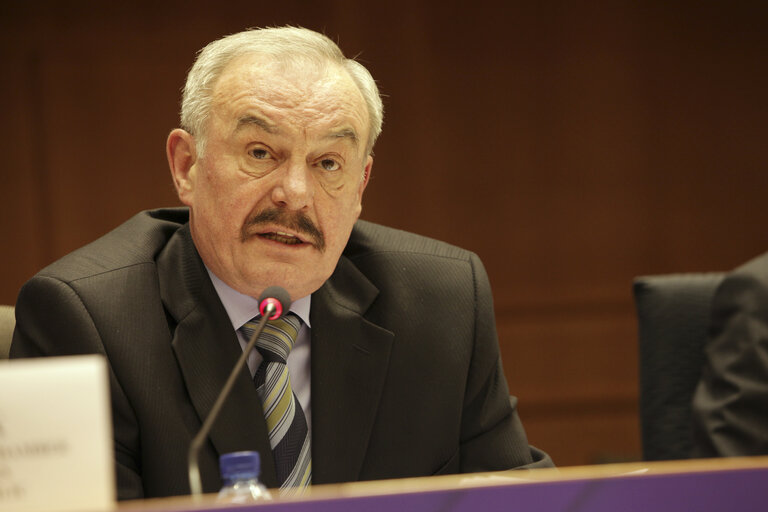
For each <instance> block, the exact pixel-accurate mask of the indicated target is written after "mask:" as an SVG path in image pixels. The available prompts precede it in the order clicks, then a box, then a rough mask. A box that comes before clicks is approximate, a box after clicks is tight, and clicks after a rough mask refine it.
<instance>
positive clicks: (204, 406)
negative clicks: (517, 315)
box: [11, 209, 551, 499]
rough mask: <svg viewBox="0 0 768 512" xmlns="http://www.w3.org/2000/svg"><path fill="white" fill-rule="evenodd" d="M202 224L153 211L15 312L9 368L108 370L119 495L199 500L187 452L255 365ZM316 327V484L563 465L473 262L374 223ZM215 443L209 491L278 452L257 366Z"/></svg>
mask: <svg viewBox="0 0 768 512" xmlns="http://www.w3.org/2000/svg"><path fill="white" fill-rule="evenodd" d="M187 221H188V212H187V210H186V209H167V210H156V211H149V212H143V213H140V214H138V215H137V216H135V217H134V218H132V219H131V220H129V221H128V222H126V223H125V224H123V225H122V226H120V227H118V228H117V229H115V230H114V231H112V232H110V233H109V234H107V235H105V236H104V237H102V238H101V239H99V240H97V241H95V242H93V243H91V244H89V245H87V246H85V247H83V248H82V249H79V250H77V251H75V252H74V253H72V254H70V255H68V256H66V257H65V258H63V259H61V260H59V261H57V262H56V263H54V264H52V265H51V266H49V267H47V268H46V269H44V270H42V271H41V272H40V273H39V274H37V275H36V276H35V277H34V278H32V279H31V280H30V281H29V282H28V283H27V284H25V285H24V287H23V288H22V290H21V292H20V294H19V298H18V302H17V304H16V314H17V319H18V323H17V327H16V332H15V334H14V339H13V343H12V346H11V356H12V357H30V356H50V355H62V354H84V353H97V354H104V355H105V356H106V357H107V359H108V361H109V365H110V378H111V397H112V408H113V416H114V437H115V457H116V467H117V479H118V494H119V498H121V499H125V498H135V497H142V496H143V497H152V496H166V495H176V494H186V493H188V492H189V485H188V480H187V468H186V465H187V450H188V447H189V444H190V441H191V439H192V438H193V437H194V435H195V434H196V433H197V432H198V430H199V429H200V426H201V423H202V419H204V418H205V417H206V415H207V414H208V411H209V410H210V408H211V406H212V405H213V402H214V401H215V399H216V396H217V394H218V393H219V390H220V389H221V388H222V386H223V384H224V382H225V380H226V378H227V375H228V373H229V372H230V371H231V369H232V367H233V366H234V363H235V361H236V360H237V358H238V356H239V354H240V353H241V349H240V345H239V344H238V341H237V338H236V335H235V333H234V331H233V329H232V325H231V323H230V322H229V318H228V316H227V314H226V311H225V310H224V307H223V306H222V304H221V302H220V301H219V299H218V296H217V295H216V292H215V290H214V288H213V285H212V284H211V282H210V279H209V277H208V275H207V273H206V271H205V269H204V266H203V263H202V261H201V259H200V257H199V255H198V253H197V251H196V249H195V247H194V244H193V243H192V239H191V236H190V233H189V227H188V225H187ZM310 315H311V322H312V329H311V346H312V351H311V354H312V356H311V368H312V383H311V384H312V458H313V460H312V464H313V483H315V484H320V483H333V482H346V481H355V480H370V479H383V478H398V477H410V476H420V475H433V474H440V473H457V472H475V471H489V470H501V469H507V468H515V467H530V466H529V465H532V466H546V465H550V464H551V461H550V460H549V458H548V457H546V455H545V454H543V453H542V452H539V451H538V450H536V449H532V448H531V447H529V446H528V443H527V441H526V437H525V433H524V431H523V428H522V426H521V424H520V422H519V419H518V416H517V413H516V412H515V408H514V400H512V401H511V402H510V400H509V396H508V391H507V384H506V381H505V378H504V374H503V372H502V367H501V364H500V358H499V351H498V346H497V339H496V330H495V325H494V315H493V304H492V300H491V293H490V288H489V284H488V280H487V277H486V274H485V271H484V269H483V266H482V264H481V263H480V261H479V260H478V258H477V257H476V256H475V255H474V254H472V253H470V252H467V251H464V250H462V249H459V248H456V247H453V246H450V245H447V244H444V243H441V242H437V241H434V240H430V239H427V238H423V237H419V236H416V235H412V234H408V233H404V232H400V231H396V230H393V229H389V228H384V227H381V226H377V225H374V224H371V223H367V222H363V221H359V222H358V223H357V224H356V226H355V228H354V231H353V233H352V235H351V238H350V241H349V243H348V245H347V247H346V250H345V252H344V254H343V256H342V257H341V259H340V261H339V263H338V266H337V268H336V270H335V272H334V274H333V276H332V277H331V278H330V279H329V280H328V281H327V282H326V283H325V284H324V285H323V286H322V287H321V288H320V289H319V290H318V291H317V292H315V293H314V294H313V296H312V308H311V313H310ZM210 438H211V439H210V443H208V444H206V445H205V446H204V447H203V450H202V452H201V455H200V471H201V476H202V480H203V488H204V491H205V492H214V491H216V490H218V488H219V486H220V480H219V471H218V456H219V455H220V454H222V453H227V452H232V451H238V450H258V451H259V452H261V453H262V454H264V453H270V448H269V442H268V439H267V431H266V426H265V422H264V416H263V412H262V409H261V405H260V402H259V398H258V396H257V394H256V390H255V389H254V386H253V383H252V381H251V378H250V375H249V374H248V372H247V371H246V370H244V371H243V372H242V374H241V375H240V377H239V380H238V381H237V382H236V384H235V387H234V389H233V391H232V395H231V396H230V397H229V401H228V402H227V403H226V405H225V406H224V407H223V409H222V413H221V416H220V418H219V419H218V421H217V422H216V423H215V425H214V427H213V430H212V432H211V435H210ZM262 461H263V463H262V479H263V481H264V482H265V483H266V484H267V485H268V486H274V485H275V470H274V465H273V463H272V459H271V457H262Z"/></svg>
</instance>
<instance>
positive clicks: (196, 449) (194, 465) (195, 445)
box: [187, 304, 276, 499]
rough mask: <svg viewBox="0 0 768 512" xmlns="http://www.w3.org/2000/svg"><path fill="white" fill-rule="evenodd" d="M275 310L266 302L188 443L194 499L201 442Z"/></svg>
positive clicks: (197, 494) (198, 482)
mask: <svg viewBox="0 0 768 512" xmlns="http://www.w3.org/2000/svg"><path fill="white" fill-rule="evenodd" d="M275 310H276V308H275V305H274V304H268V305H267V306H266V308H265V310H264V312H263V314H262V315H261V318H260V319H259V323H258V325H257V326H256V329H255V330H254V331H253V335H252V336H251V339H250V340H248V345H246V347H245V349H244V350H243V353H242V354H241V355H240V358H239V359H238V360H237V363H235V367H234V368H233V369H232V373H230V374H229V378H228V379H227V383H226V384H224V387H223V388H222V390H221V393H219V396H218V398H216V402H215V403H214V404H213V407H211V411H210V412H209V413H208V416H207V417H206V418H205V421H204V422H203V426H202V427H201V428H200V431H199V432H198V433H197V435H196V436H195V438H194V439H192V443H191V444H190V445H189V452H188V453H187V466H188V471H189V489H190V491H191V494H192V496H193V497H194V498H195V499H198V498H199V497H200V496H201V495H202V493H203V484H202V480H201V479H200V467H199V461H198V455H199V453H200V448H201V447H202V446H203V442H204V441H205V440H206V438H207V437H208V434H209V433H210V431H211V428H212V427H213V423H214V422H215V421H216V418H218V417H219V411H220V409H221V407H222V405H224V401H225V400H226V399H227V397H228V396H229V393H230V391H232V387H233V386H234V385H235V380H236V379H237V376H238V375H239V373H240V369H241V368H243V367H244V366H245V360H246V359H247V358H248V354H250V353H251V350H253V347H254V345H256V340H257V339H258V338H259V335H260V334H261V331H262V330H264V326H265V325H266V323H267V322H268V321H269V318H270V317H271V316H272V315H274V314H275Z"/></svg>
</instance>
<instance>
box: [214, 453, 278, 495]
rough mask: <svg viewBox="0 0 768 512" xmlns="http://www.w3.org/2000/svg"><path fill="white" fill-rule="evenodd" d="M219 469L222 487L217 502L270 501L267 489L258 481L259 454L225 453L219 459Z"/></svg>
mask: <svg viewBox="0 0 768 512" xmlns="http://www.w3.org/2000/svg"><path fill="white" fill-rule="evenodd" d="M219 467H220V469H221V479H222V480H223V482H224V485H223V487H222V488H221V491H219V496H218V498H217V499H216V501H217V502H219V503H253V502H254V501H264V500H271V499H272V496H271V495H270V494H269V491H268V490H267V488H266V487H264V484H262V483H261V482H260V481H259V475H260V474H261V459H260V458H259V452H235V453H225V454H224V455H222V456H221V457H219Z"/></svg>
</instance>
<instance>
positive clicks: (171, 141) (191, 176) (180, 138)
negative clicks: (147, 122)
mask: <svg viewBox="0 0 768 512" xmlns="http://www.w3.org/2000/svg"><path fill="white" fill-rule="evenodd" d="M165 152H166V156H167V157H168V166H169V167H170V168H171V176H173V184H174V185H175V186H176V193H177V194H178V195H179V199H180V200H181V202H182V203H184V204H186V205H187V206H189V205H190V203H191V202H192V195H193V193H194V182H195V164H196V163H197V151H196V149H195V138H194V137H193V136H192V135H191V134H190V133H189V132H187V131H185V130H182V129H181V128H176V129H175V130H173V131H172V132H171V133H170V134H169V135H168V141H167V142H166V145H165Z"/></svg>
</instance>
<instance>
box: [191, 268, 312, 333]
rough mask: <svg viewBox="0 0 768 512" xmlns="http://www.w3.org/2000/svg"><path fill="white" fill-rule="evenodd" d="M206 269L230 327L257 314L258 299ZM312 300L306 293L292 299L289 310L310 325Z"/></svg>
mask: <svg viewBox="0 0 768 512" xmlns="http://www.w3.org/2000/svg"><path fill="white" fill-rule="evenodd" d="M205 269H206V270H207V271H208V275H209V276H210V277H211V282H212V283H213V287H214V288H215V289H216V293H217V294H218V295H219V300H221V303H222V305H224V309H225V310H226V311H227V315H229V320H230V321H231V322H232V327H233V328H234V329H235V330H237V329H239V328H240V327H242V326H243V324H245V322H247V321H249V320H251V319H252V318H253V317H255V316H256V315H258V314H259V301H258V300H257V299H254V298H253V297H251V296H250V295H244V294H242V293H240V292H238V291H237V290H235V289H234V288H231V287H230V286H229V285H227V284H226V283H225V282H224V281H222V280H221V279H219V278H218V277H217V276H216V274H214V273H213V272H211V270H210V269H209V268H208V267H205ZM311 301H312V296H311V295H307V296H306V297H302V298H300V299H297V300H295V301H293V303H292V304H291V309H290V310H291V311H293V312H294V313H296V315H297V316H298V317H299V318H301V320H302V321H303V322H304V323H305V324H306V325H307V327H310V328H311V327H312V326H311V325H310V323H309V306H310V303H311Z"/></svg>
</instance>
